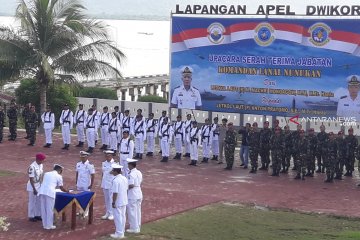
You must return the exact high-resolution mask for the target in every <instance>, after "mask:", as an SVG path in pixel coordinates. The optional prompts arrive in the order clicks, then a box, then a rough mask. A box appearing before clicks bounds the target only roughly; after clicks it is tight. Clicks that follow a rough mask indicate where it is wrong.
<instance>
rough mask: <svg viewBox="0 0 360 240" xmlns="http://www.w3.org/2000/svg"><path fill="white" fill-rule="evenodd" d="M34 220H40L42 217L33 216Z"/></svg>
mask: <svg viewBox="0 0 360 240" xmlns="http://www.w3.org/2000/svg"><path fill="white" fill-rule="evenodd" d="M34 218H35V219H36V220H38V221H42V218H41V217H40V216H36V217H34Z"/></svg>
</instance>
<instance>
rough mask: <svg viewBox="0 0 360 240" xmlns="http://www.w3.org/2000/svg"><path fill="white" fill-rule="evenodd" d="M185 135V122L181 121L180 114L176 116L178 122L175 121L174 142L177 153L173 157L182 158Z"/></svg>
mask: <svg viewBox="0 0 360 240" xmlns="http://www.w3.org/2000/svg"><path fill="white" fill-rule="evenodd" d="M185 137H186V136H185V123H184V122H183V121H181V115H178V116H177V117H176V122H175V123H174V142H175V150H176V155H175V157H174V158H173V159H179V160H180V159H181V154H182V146H183V142H184V141H186V138H185Z"/></svg>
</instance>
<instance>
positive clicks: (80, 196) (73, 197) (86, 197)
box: [55, 192, 95, 213]
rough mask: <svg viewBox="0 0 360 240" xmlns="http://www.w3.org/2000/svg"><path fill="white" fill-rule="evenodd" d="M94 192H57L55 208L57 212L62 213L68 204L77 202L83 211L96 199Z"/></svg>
mask: <svg viewBox="0 0 360 240" xmlns="http://www.w3.org/2000/svg"><path fill="white" fill-rule="evenodd" d="M94 197H95V193H94V192H80V193H77V194H71V193H65V192H57V193H56V198H55V210H56V212H57V213H61V212H62V211H63V210H64V209H65V208H66V207H67V206H71V204H73V203H74V202H75V204H76V205H77V206H78V207H79V208H80V209H81V210H83V211H85V210H86V208H87V207H88V206H89V205H90V204H91V203H92V201H93V200H94Z"/></svg>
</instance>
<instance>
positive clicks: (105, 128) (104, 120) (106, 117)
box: [100, 106, 110, 150]
mask: <svg viewBox="0 0 360 240" xmlns="http://www.w3.org/2000/svg"><path fill="white" fill-rule="evenodd" d="M108 110H109V108H108V107H107V106H105V107H103V113H101V115H100V128H101V129H100V131H101V143H102V147H101V148H100V149H101V150H105V149H107V148H108V145H109V122H110V113H108Z"/></svg>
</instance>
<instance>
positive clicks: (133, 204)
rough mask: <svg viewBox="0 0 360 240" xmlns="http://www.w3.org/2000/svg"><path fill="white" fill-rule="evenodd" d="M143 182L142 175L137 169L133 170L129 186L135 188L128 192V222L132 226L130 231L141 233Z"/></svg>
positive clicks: (129, 178)
mask: <svg viewBox="0 0 360 240" xmlns="http://www.w3.org/2000/svg"><path fill="white" fill-rule="evenodd" d="M142 180H143V177H142V173H141V172H140V171H139V170H137V169H136V168H133V169H131V171H130V174H129V176H128V182H129V185H134V187H133V188H129V190H128V205H127V213H128V221H129V224H130V229H132V230H136V231H139V232H140V227H141V202H142V199H143V194H142V191H141V183H142Z"/></svg>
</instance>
